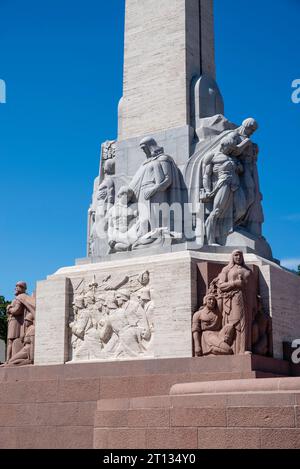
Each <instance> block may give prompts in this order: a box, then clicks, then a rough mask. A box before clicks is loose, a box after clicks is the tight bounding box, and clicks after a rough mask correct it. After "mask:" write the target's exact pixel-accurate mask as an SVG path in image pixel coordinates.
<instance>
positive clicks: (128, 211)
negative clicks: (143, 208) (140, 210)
mask: <svg viewBox="0 0 300 469" xmlns="http://www.w3.org/2000/svg"><path fill="white" fill-rule="evenodd" d="M132 197H133V192H132V190H131V189H130V188H129V187H125V186H123V187H121V189H120V190H119V192H118V195H117V200H116V203H115V205H114V206H113V207H112V208H111V209H110V210H109V212H108V244H109V247H110V251H109V252H110V253H114V252H122V251H129V250H130V249H131V247H132V245H133V244H134V243H135V242H136V241H137V239H138V234H137V210H136V209H135V208H134V206H133V205H130V204H129V202H130V201H131V199H132Z"/></svg>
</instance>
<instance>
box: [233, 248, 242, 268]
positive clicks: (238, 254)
mask: <svg viewBox="0 0 300 469" xmlns="http://www.w3.org/2000/svg"><path fill="white" fill-rule="evenodd" d="M232 260H233V263H234V264H235V265H243V264H244V263H245V261H244V254H243V252H242V251H238V250H237V251H233V253H232Z"/></svg>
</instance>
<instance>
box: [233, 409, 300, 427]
mask: <svg viewBox="0 0 300 469" xmlns="http://www.w3.org/2000/svg"><path fill="white" fill-rule="evenodd" d="M227 425H228V427H253V428H259V427H270V428H279V427H288V428H293V427H295V413H294V408H293V407H228V409H227Z"/></svg>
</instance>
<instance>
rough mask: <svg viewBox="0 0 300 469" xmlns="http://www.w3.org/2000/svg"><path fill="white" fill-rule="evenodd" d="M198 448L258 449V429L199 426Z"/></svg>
mask: <svg viewBox="0 0 300 469" xmlns="http://www.w3.org/2000/svg"><path fill="white" fill-rule="evenodd" d="M198 448H199V449H259V448H260V430H259V429H245V428H236V429H232V428H199V429H198Z"/></svg>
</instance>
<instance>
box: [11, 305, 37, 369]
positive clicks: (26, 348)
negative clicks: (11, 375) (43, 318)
mask: <svg viewBox="0 0 300 469" xmlns="http://www.w3.org/2000/svg"><path fill="white" fill-rule="evenodd" d="M24 325H25V330H26V332H25V336H24V337H23V340H22V348H21V349H20V350H19V352H17V353H15V354H13V356H12V357H11V358H10V360H9V361H8V362H7V363H6V364H5V365H4V366H23V365H32V364H33V362H34V336H35V327H34V316H33V314H32V313H28V314H26V317H25V320H24Z"/></svg>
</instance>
